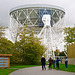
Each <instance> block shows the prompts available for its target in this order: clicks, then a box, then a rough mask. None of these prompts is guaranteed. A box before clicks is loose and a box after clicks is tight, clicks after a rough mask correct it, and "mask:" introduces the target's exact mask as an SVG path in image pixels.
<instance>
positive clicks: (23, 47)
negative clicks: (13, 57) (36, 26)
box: [16, 26, 46, 64]
mask: <svg viewBox="0 0 75 75" xmlns="http://www.w3.org/2000/svg"><path fill="white" fill-rule="evenodd" d="M39 40H40V39H38V38H37V37H34V33H33V31H32V30H31V31H30V30H28V29H27V26H25V27H24V29H23V31H22V32H21V33H20V41H19V42H16V48H17V49H18V50H19V51H20V52H21V53H20V55H21V56H22V57H21V60H22V63H23V64H38V63H39V60H40V59H41V56H42V55H43V54H44V53H45V51H46V49H45V47H44V46H43V45H41V42H40V41H39Z"/></svg>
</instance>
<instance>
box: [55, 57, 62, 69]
mask: <svg viewBox="0 0 75 75" xmlns="http://www.w3.org/2000/svg"><path fill="white" fill-rule="evenodd" d="M59 61H61V60H60V59H59V58H58V57H57V59H56V66H57V70H58V69H59Z"/></svg>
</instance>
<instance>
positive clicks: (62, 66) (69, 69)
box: [59, 64, 75, 72]
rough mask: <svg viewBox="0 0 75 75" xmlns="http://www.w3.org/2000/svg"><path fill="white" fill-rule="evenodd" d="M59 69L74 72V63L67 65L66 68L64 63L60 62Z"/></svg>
mask: <svg viewBox="0 0 75 75" xmlns="http://www.w3.org/2000/svg"><path fill="white" fill-rule="evenodd" d="M59 70H62V71H68V72H75V65H68V68H66V67H65V64H60V65H59Z"/></svg>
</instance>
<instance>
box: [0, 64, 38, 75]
mask: <svg viewBox="0 0 75 75" xmlns="http://www.w3.org/2000/svg"><path fill="white" fill-rule="evenodd" d="M34 66H39V65H15V66H14V65H13V66H11V67H10V68H8V69H0V75H8V74H9V73H11V72H13V71H15V70H18V69H20V68H27V67H34Z"/></svg>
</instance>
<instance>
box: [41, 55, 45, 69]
mask: <svg viewBox="0 0 75 75" xmlns="http://www.w3.org/2000/svg"><path fill="white" fill-rule="evenodd" d="M45 61H46V59H45V58H44V56H42V58H41V63H42V70H44V69H45V70H46V67H45Z"/></svg>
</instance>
